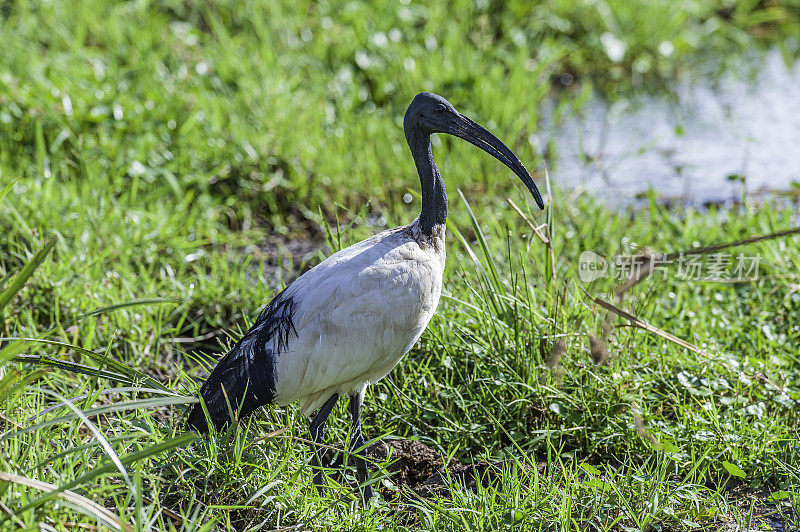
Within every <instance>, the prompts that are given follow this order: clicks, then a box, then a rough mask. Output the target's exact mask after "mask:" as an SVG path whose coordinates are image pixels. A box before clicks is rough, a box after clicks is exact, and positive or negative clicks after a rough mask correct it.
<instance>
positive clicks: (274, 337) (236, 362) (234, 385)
mask: <svg viewBox="0 0 800 532" xmlns="http://www.w3.org/2000/svg"><path fill="white" fill-rule="evenodd" d="M295 306H296V305H295V302H294V300H293V299H292V298H291V297H286V296H284V292H281V293H280V294H278V295H277V296H275V298H274V299H273V300H272V301H271V302H270V304H269V305H267V308H265V309H264V311H263V312H262V313H261V315H260V316H259V317H258V319H257V320H256V323H255V324H254V325H253V326H252V327H251V328H250V330H248V331H247V332H246V333H245V335H244V336H243V337H242V338H241V340H239V342H238V343H237V344H236V345H235V346H234V347H233V349H231V350H230V351H229V352H228V354H226V355H225V356H224V357H222V359H221V360H220V361H219V362H218V363H217V367H215V368H214V371H212V372H211V375H209V376H208V379H206V381H205V382H204V383H203V386H202V387H201V388H200V395H201V396H202V397H203V401H204V402H205V405H206V409H207V410H208V415H209V418H210V420H211V424H212V425H213V426H214V428H215V429H216V430H221V429H222V428H224V427H225V425H227V424H228V423H229V422H230V421H231V412H233V415H234V416H235V418H236V419H239V420H241V419H243V418H245V417H246V416H248V415H249V414H251V413H252V412H253V411H254V410H256V409H257V408H259V407H261V406H264V405H267V404H269V403H271V402H272V401H273V400H274V399H275V358H276V354H277V353H279V352H280V351H282V350H284V349H285V348H286V344H287V342H288V341H289V334H290V333H294V335H295V336H296V335H297V331H296V330H295V328H294V324H293V323H292V315H293V314H294V309H295ZM187 424H188V426H189V427H190V428H193V429H194V430H196V431H198V432H200V433H206V432H208V422H207V421H206V417H205V414H204V413H203V407H202V406H201V405H200V403H198V404H195V405H193V406H192V407H191V409H190V410H189V415H188V418H187Z"/></svg>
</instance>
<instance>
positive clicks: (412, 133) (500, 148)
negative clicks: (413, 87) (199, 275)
mask: <svg viewBox="0 0 800 532" xmlns="http://www.w3.org/2000/svg"><path fill="white" fill-rule="evenodd" d="M403 129H404V130H405V134H406V140H407V141H408V144H409V146H411V149H412V151H413V150H414V149H415V148H414V145H413V144H414V142H415V139H419V138H420V137H424V138H427V137H429V136H430V135H431V134H433V133H447V134H449V135H455V136H456V137H459V138H462V139H464V140H466V141H467V142H469V143H470V144H473V145H475V146H477V147H479V148H480V149H482V150H483V151H485V152H486V153H488V154H490V155H492V156H493V157H495V158H497V159H498V160H499V161H500V162H502V163H503V164H505V165H506V166H508V167H509V168H510V169H511V170H512V171H513V172H514V173H515V174H517V176H518V177H519V178H520V179H521V180H522V182H523V183H525V186H527V187H528V190H530V191H531V194H533V199H534V200H536V204H537V205H538V206H539V208H540V209H544V201H542V195H541V194H540V193H539V189H538V188H536V184H535V183H534V182H533V178H532V177H531V175H530V173H529V172H528V170H527V169H526V168H525V166H524V165H523V164H522V162H521V161H520V160H519V158H518V157H517V156H516V155H514V152H512V151H511V150H510V149H509V148H508V146H506V145H505V144H503V143H502V142H501V141H500V140H499V139H498V138H497V137H495V136H494V135H492V134H491V133H490V132H489V131H488V130H486V129H485V128H484V127H482V126H480V125H479V124H477V123H476V122H473V121H472V120H470V119H469V118H467V117H466V116H464V115H462V114H461V113H459V112H458V111H456V108H455V107H453V104H451V103H450V102H448V101H447V100H445V99H444V98H442V97H441V96H439V95H438V94H433V93H430V92H421V93H419V94H417V96H416V97H415V98H414V100H413V101H412V102H411V105H409V106H408V109H407V110H406V114H405V117H404V118H403Z"/></svg>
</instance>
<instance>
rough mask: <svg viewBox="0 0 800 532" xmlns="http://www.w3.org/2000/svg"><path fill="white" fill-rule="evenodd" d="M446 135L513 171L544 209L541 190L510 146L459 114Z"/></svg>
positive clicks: (537, 203)
mask: <svg viewBox="0 0 800 532" xmlns="http://www.w3.org/2000/svg"><path fill="white" fill-rule="evenodd" d="M446 133H450V134H451V135H455V136H456V137H459V138H462V139H464V140H466V141H467V142H469V143H470V144H472V145H474V146H477V147H479V148H480V149H482V150H483V151H485V152H486V153H488V154H490V155H492V156H493V157H495V158H496V159H498V160H499V161H500V162H502V163H503V164H505V165H506V166H508V167H509V168H510V169H511V171H512V172H514V173H515V174H517V176H519V178H520V179H521V180H522V182H523V183H525V186H526V187H528V190H530V191H531V194H533V199H534V200H536V205H538V206H539V208H540V209H544V201H542V195H541V194H540V193H539V189H538V188H536V183H534V182H533V178H532V177H531V174H530V173H529V172H528V170H527V168H525V166H524V165H523V164H522V162H521V161H520V160H519V157H517V156H516V155H515V154H514V152H513V151H511V150H510V149H509V148H508V146H506V145H505V144H503V142H502V141H501V140H500V139H498V138H497V137H495V136H494V135H492V134H491V133H490V132H489V130H487V129H486V128H485V127H483V126H481V125H480V124H478V123H477V122H475V121H473V120H470V119H469V118H467V117H466V116H464V115H462V114H458V118H457V119H456V120H455V123H454V124H453V125H452V126H451V127H450V128H448V131H446Z"/></svg>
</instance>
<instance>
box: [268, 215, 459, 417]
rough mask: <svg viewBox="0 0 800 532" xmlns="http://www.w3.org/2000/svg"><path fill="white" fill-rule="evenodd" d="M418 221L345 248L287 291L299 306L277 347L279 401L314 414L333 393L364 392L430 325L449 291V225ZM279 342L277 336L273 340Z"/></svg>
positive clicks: (277, 390) (277, 395)
mask: <svg viewBox="0 0 800 532" xmlns="http://www.w3.org/2000/svg"><path fill="white" fill-rule="evenodd" d="M435 229H436V230H435V231H434V232H433V234H432V235H431V236H426V235H424V234H423V233H422V231H420V227H419V220H415V221H414V222H413V223H412V224H410V225H407V226H403V227H398V228H395V229H389V230H387V231H383V232H382V233H379V234H377V235H374V236H372V237H370V238H368V239H366V240H364V241H362V242H359V243H357V244H355V245H353V246H350V247H348V248H346V249H343V250H341V251H339V252H337V253H335V254H333V255H331V256H330V257H328V258H327V259H325V260H324V261H323V262H321V263H320V264H318V265H317V266H315V267H314V268H312V269H311V270H309V271H308V272H306V273H305V274H303V275H302V276H300V277H299V278H298V279H297V280H295V281H294V283H292V284H291V286H289V288H287V289H286V291H285V293H284V295H285V296H286V297H291V298H292V299H293V300H294V302H295V306H294V308H293V312H292V316H291V320H292V323H293V325H294V330H295V332H296V334H290V335H289V338H288V341H287V342H286V344H285V345H284V346H282V349H278V345H274V346H272V348H273V352H274V353H275V355H274V356H275V366H276V367H275V377H276V378H275V385H276V389H275V392H276V393H275V400H274V402H275V403H277V404H282V405H285V404H289V403H293V402H295V401H299V402H300V405H301V408H302V410H303V413H304V414H306V415H311V414H313V413H314V411H316V410H317V409H318V408H319V407H320V405H322V403H324V402H325V401H326V400H327V399H328V398H330V397H331V396H332V395H333V394H339V395H344V394H350V393H363V390H364V388H365V387H366V385H367V384H368V383H372V382H377V381H378V380H380V379H382V378H383V377H385V376H386V375H387V374H388V373H389V372H390V371H391V370H392V368H394V366H395V365H397V363H398V362H399V361H400V359H401V358H402V357H403V356H404V355H405V354H406V353H408V351H409V350H410V349H411V347H413V345H414V343H415V342H416V341H417V340H418V339H419V337H420V335H421V334H422V332H423V331H424V330H425V327H427V325H428V322H429V321H430V319H431V317H432V316H433V313H434V312H435V311H436V307H437V306H438V304H439V297H440V296H441V293H442V274H443V273H444V264H445V245H444V226H439V227H437V228H435ZM272 342H277V340H272Z"/></svg>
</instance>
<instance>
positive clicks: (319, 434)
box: [310, 393, 339, 495]
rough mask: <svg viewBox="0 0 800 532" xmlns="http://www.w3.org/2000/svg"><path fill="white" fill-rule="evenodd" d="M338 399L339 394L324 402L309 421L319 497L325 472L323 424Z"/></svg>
mask: <svg viewBox="0 0 800 532" xmlns="http://www.w3.org/2000/svg"><path fill="white" fill-rule="evenodd" d="M338 399H339V394H336V393H335V394H333V395H332V396H331V397H330V399H328V400H327V401H325V404H324V405H322V408H320V409H319V412H317V415H316V416H314V419H313V420H312V421H311V427H310V431H311V441H313V442H314V454H315V456H316V461H317V468H318V469H317V472H316V473H314V484H316V485H317V489H319V492H320V495H322V494H323V493H324V492H325V488H324V485H325V471H324V470H323V469H322V467H323V466H322V455H323V454H325V451H324V449H323V448H322V441H323V439H324V438H325V422H326V421H328V416H330V415H331V410H333V407H334V405H335V404H336V401H337V400H338Z"/></svg>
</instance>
